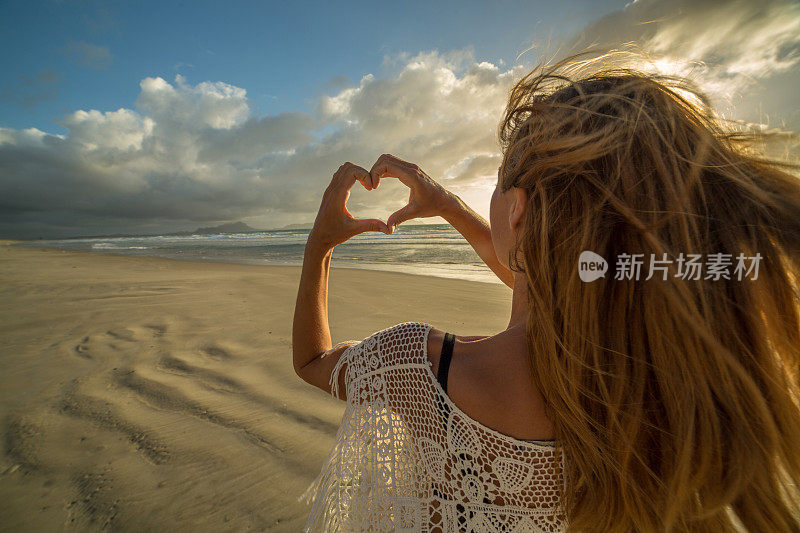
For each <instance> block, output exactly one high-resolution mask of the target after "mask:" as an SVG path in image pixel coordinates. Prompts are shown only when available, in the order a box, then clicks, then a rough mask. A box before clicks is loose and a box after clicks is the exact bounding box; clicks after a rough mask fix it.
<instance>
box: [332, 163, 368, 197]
mask: <svg viewBox="0 0 800 533" xmlns="http://www.w3.org/2000/svg"><path fill="white" fill-rule="evenodd" d="M356 181H360V182H361V184H362V185H363V186H364V188H365V189H367V190H369V188H370V186H371V178H370V174H369V172H367V169H365V168H363V167H360V166H358V165H354V164H353V163H350V162H347V163H345V164H344V165H342V166H340V167H339V170H337V171H336V174H334V176H333V189H334V194H335V195H336V196H337V197H339V198H342V197H347V195H348V194H349V192H350V189H352V188H353V184H354V183H355V182H356Z"/></svg>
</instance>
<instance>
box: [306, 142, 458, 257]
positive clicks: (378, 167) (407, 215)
mask: <svg viewBox="0 0 800 533" xmlns="http://www.w3.org/2000/svg"><path fill="white" fill-rule="evenodd" d="M388 177H392V178H397V179H398V180H400V182H401V183H403V184H404V185H406V186H407V187H408V188H409V197H408V202H407V203H406V205H404V206H403V207H401V208H400V209H398V210H397V211H395V212H394V213H392V214H391V215H390V216H389V218H388V220H387V221H386V222H383V221H382V220H380V219H377V218H365V219H357V218H355V217H353V216H352V214H350V212H349V211H348V210H347V200H348V198H349V197H350V189H352V187H353V184H355V182H356V181H360V182H361V184H362V186H363V187H364V188H365V189H366V190H368V191H372V190H375V189H377V188H378V186H379V184H380V181H381V179H383V178H388ZM449 195H450V193H448V192H447V191H446V190H445V189H444V188H443V187H442V186H441V185H439V184H438V183H436V182H435V181H434V180H432V179H431V178H430V177H429V176H428V175H427V174H425V173H424V172H423V171H422V170H421V169H420V168H419V167H418V166H417V165H415V164H413V163H409V162H407V161H403V160H402V159H400V158H397V157H394V156H392V155H390V154H383V155H381V156H380V157H379V158H378V160H377V161H376V162H375V164H374V165H373V166H372V169H371V170H369V171H367V170H366V169H365V168H363V167H360V166H358V165H354V164H353V163H350V162H347V163H345V164H343V165H342V166H340V167H339V169H338V170H337V171H336V173H335V174H334V175H333V179H332V180H331V184H330V185H329V186H328V189H327V190H326V191H325V195H324V196H323V201H322V205H321V206H320V211H319V213H318V214H317V220H316V221H315V222H314V228H313V229H312V233H314V234H315V235H314V236H315V238H316V239H319V240H321V241H322V242H323V243H325V244H327V245H330V246H336V245H337V244H340V243H342V242H344V241H346V240H348V239H349V238H351V237H353V236H355V235H358V234H359V233H363V232H365V231H380V232H383V233H385V234H388V235H391V234H392V233H393V232H394V228H395V227H397V225H398V224H400V223H402V222H405V221H406V220H410V219H413V218H424V217H431V216H437V215H440V214H441V209H442V206H443V205H445V202H446V200H447V198H448V197H449ZM343 215H344V216H343Z"/></svg>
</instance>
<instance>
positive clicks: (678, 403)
mask: <svg viewBox="0 0 800 533" xmlns="http://www.w3.org/2000/svg"><path fill="white" fill-rule="evenodd" d="M586 53H588V52H586ZM612 54H613V52H612ZM612 54H608V58H611V56H612ZM580 55H581V54H575V55H573V56H570V57H568V58H565V59H563V60H561V61H559V62H556V63H554V64H540V65H539V66H537V67H536V68H534V70H533V71H531V72H530V73H529V74H527V75H526V76H524V77H523V78H522V79H520V80H519V81H518V82H517V83H516V85H515V86H514V88H513V89H512V90H511V93H510V96H509V100H508V104H507V107H506V111H505V114H504V117H503V120H502V122H501V124H500V128H499V136H500V142H501V145H502V147H503V161H502V166H501V168H500V187H501V190H502V191H507V190H508V189H510V188H511V187H524V188H526V189H527V190H528V191H529V204H528V209H527V211H526V215H525V220H524V228H523V229H522V230H521V231H520V233H519V238H518V241H517V243H516V246H515V247H514V248H513V249H512V250H511V252H510V254H509V265H512V269H513V270H515V271H519V272H524V275H525V278H526V279H527V288H528V296H529V298H530V315H529V320H528V323H527V338H528V351H529V354H530V365H531V373H532V379H533V380H534V383H535V384H536V386H537V388H538V389H539V391H541V393H542V395H543V397H544V399H545V401H546V405H547V409H548V412H549V415H550V417H551V419H552V420H553V423H554V425H555V432H556V433H555V438H556V441H557V443H558V445H559V446H561V450H562V451H563V452H564V454H565V458H566V464H567V469H566V471H565V472H564V475H565V488H564V493H563V494H562V503H563V505H564V509H565V514H566V518H567V520H568V523H569V524H570V526H571V528H572V529H574V530H578V531H587V530H590V531H595V530H597V531H632V530H635V531H674V530H689V531H714V532H721V531H734V530H735V529H736V527H737V525H738V524H737V523H738V522H741V524H742V525H744V526H745V527H746V528H748V529H749V530H752V531H771V532H772V531H798V530H800V525H799V522H798V520H800V519H798V495H797V486H796V483H797V482H798V480H800V403H799V401H798V398H799V397H800V395H798V392H800V381H799V379H798V363H799V361H800V358H799V356H798V352H799V351H800V311H799V310H798V307H799V302H800V294H798V279H797V273H798V261H799V258H800V180H798V177H797V175H796V174H797V173H796V171H797V169H798V168H800V165H797V164H794V163H790V162H788V160H787V161H782V160H780V159H771V158H767V157H766V156H764V155H763V154H762V153H760V152H759V151H758V150H757V149H756V146H757V143H756V142H755V141H758V140H759V139H760V138H761V137H763V135H762V136H761V137H759V136H758V135H756V133H753V132H747V131H740V130H737V129H736V128H730V127H723V125H724V124H725V121H723V120H721V119H718V118H716V117H715V114H714V112H713V111H712V108H711V104H710V100H709V98H708V97H707V95H705V94H704V93H703V91H702V90H701V89H699V88H698V86H697V85H696V84H695V83H694V82H692V81H691V80H689V79H682V78H679V77H674V76H666V75H658V74H654V73H650V72H648V71H645V70H639V69H636V68H632V67H630V66H628V67H625V66H618V65H612V64H611V62H610V61H608V62H605V63H604V61H603V58H602V57H601V58H599V59H588V60H582V61H578V60H577V59H576V58H577V57H578V56H580ZM614 57H615V58H618V57H619V56H618V55H615V56H614ZM585 250H589V251H593V252H595V253H596V254H598V255H600V256H602V257H603V258H605V259H606V260H607V261H608V265H609V271H608V272H607V273H606V275H605V277H602V278H600V279H597V280H596V281H592V282H584V281H581V279H580V277H579V272H578V259H579V256H580V254H581V252H582V251H585ZM665 253H666V254H667V256H666V257H665V256H664V255H663V254H665ZM740 253H741V254H743V256H742V257H743V258H745V259H747V263H746V264H747V267H748V268H749V269H750V270H749V273H748V275H747V276H746V277H742V279H738V278H739V277H741V274H742V271H739V272H738V275H736V274H735V270H734V267H735V266H736V265H737V258H739V254H740ZM621 254H644V255H643V256H642V258H643V259H644V264H643V266H642V267H641V268H642V271H641V276H640V277H639V278H638V279H636V278H635V277H633V276H632V275H631V274H632V273H631V272H630V271H629V272H628V276H629V277H626V276H624V275H620V273H625V270H624V269H623V268H622V267H621V266H620V265H619V264H617V263H615V262H614V261H615V258H616V259H619V258H620V257H624V256H622V255H621ZM651 254H653V255H652V256H651ZM681 254H684V255H683V256H682V257H683V258H684V259H686V258H688V257H689V255H688V254H701V258H702V262H703V264H705V265H706V266H708V261H709V260H711V259H712V258H711V255H712V254H731V255H730V256H729V257H725V256H717V259H720V258H722V259H723V261H725V260H729V261H730V262H731V263H732V264H731V265H730V268H729V270H728V276H729V278H730V279H725V277H724V274H714V275H711V271H710V270H709V271H707V270H706V269H702V270H701V271H700V272H701V275H700V276H699V279H693V278H694V277H698V276H697V275H696V274H697V272H696V271H695V272H694V274H693V275H692V276H688V277H687V276H686V272H685V271H684V272H679V270H678V269H679V267H680V266H686V265H685V263H684V264H683V265H681V264H680V262H679V260H678V258H679V257H681ZM756 254H760V257H761V259H760V262H758V260H757V259H752V258H756V257H757V256H756ZM520 258H521V261H520V260H519V259H520ZM653 258H655V259H656V260H657V261H661V260H664V259H666V260H667V261H665V262H664V263H659V264H660V265H666V267H667V268H668V270H667V273H666V276H665V274H664V272H662V271H658V272H657V273H656V274H655V275H653V277H652V278H651V279H645V278H646V277H647V274H648V269H649V265H650V261H651V259H653ZM670 261H671V262H670ZM754 263H758V265H759V270H758V272H757V273H755V272H754V270H752V268H753V267H754ZM664 277H666V279H664ZM617 278H619V279H617ZM707 278H708V279H707ZM715 278H719V279H715Z"/></svg>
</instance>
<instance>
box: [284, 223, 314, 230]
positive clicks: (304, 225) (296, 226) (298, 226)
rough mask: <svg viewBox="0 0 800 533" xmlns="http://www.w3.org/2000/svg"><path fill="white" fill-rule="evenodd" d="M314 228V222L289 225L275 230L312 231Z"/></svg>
mask: <svg viewBox="0 0 800 533" xmlns="http://www.w3.org/2000/svg"><path fill="white" fill-rule="evenodd" d="M313 227H314V223H313V222H303V223H302V224H289V225H287V226H284V227H282V228H275V229H311V228H313Z"/></svg>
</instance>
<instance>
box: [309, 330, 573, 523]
mask: <svg viewBox="0 0 800 533" xmlns="http://www.w3.org/2000/svg"><path fill="white" fill-rule="evenodd" d="M430 329H431V326H430V325H429V324H425V323H421V322H404V323H401V324H397V325H395V326H392V327H389V328H386V329H384V330H381V331H379V332H377V333H375V334H373V335H371V336H369V337H367V338H366V339H364V340H362V341H360V342H359V341H345V342H344V343H339V344H337V346H341V345H342V344H352V346H350V347H349V348H347V349H346V350H345V351H344V352H343V353H342V355H341V357H340V359H339V361H338V362H337V364H336V366H335V367H334V370H333V372H332V374H331V378H330V384H331V394H332V396H334V397H338V395H337V389H338V373H339V372H340V371H341V369H342V368H343V367H344V368H345V378H344V383H345V387H346V391H347V407H346V408H345V412H344V415H343V417H342V422H341V425H340V426H339V429H338V431H337V433H336V440H335V443H334V446H333V449H332V450H331V452H330V455H329V456H328V458H327V460H326V461H325V463H324V465H323V467H322V471H321V472H320V474H319V475H318V476H317V478H316V479H315V480H314V482H313V483H312V484H311V486H309V487H308V489H307V490H306V492H305V493H304V494H303V495H302V496H300V498H299V500H300V501H305V502H306V503H311V504H312V507H311V512H310V514H309V517H308V521H307V522H306V525H305V527H304V531H326V532H328V531H347V532H350V531H424V532H433V531H442V532H450V531H479V532H482V531H509V532H516V533H521V532H538V531H543V532H554V531H564V530H565V525H564V522H563V513H562V512H561V509H560V507H559V505H558V492H557V491H558V484H559V483H560V482H561V480H562V479H563V475H562V473H563V468H564V462H563V459H562V453H561V452H560V451H558V448H556V446H555V445H554V444H553V441H525V440H519V439H515V438H513V437H510V436H508V435H504V434H502V433H499V432H498V431H495V430H493V429H491V428H489V427H486V426H484V425H482V424H480V423H479V422H477V421H476V420H474V419H472V418H470V417H469V416H467V415H466V413H464V412H463V411H461V409H459V408H458V407H457V406H456V405H455V404H454V403H453V402H452V401H451V400H450V398H449V397H448V396H447V394H446V393H445V392H444V390H443V389H442V387H441V385H440V384H439V382H438V381H437V379H436V376H435V375H434V373H433V370H432V368H431V362H430V360H429V359H428V357H427V346H428V333H429V332H430ZM334 348H335V347H334ZM332 349H333V348H332Z"/></svg>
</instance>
